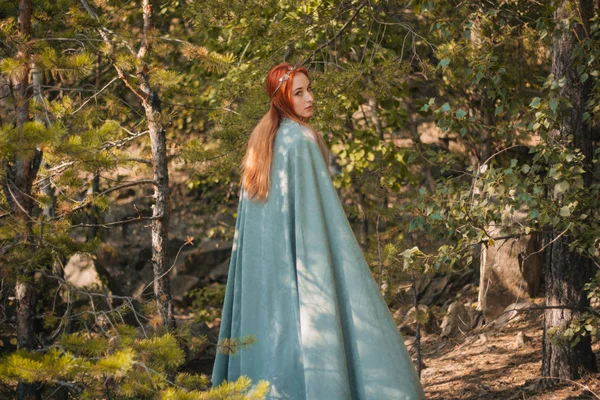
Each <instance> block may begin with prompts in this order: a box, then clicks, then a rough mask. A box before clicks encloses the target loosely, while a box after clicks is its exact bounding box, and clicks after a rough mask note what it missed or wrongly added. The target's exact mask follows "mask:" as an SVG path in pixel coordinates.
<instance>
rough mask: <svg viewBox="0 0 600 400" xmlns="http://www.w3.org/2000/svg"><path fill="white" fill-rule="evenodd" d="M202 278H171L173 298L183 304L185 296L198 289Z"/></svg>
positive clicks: (179, 276)
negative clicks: (197, 286) (195, 288)
mask: <svg viewBox="0 0 600 400" xmlns="http://www.w3.org/2000/svg"><path fill="white" fill-rule="evenodd" d="M199 281H200V278H198V277H197V276H193V275H177V276H174V277H173V278H171V297H172V298H173V300H174V301H178V302H183V300H184V296H185V294H186V293H187V292H189V291H190V290H191V289H193V288H194V287H196V285H197V284H198V282H199Z"/></svg>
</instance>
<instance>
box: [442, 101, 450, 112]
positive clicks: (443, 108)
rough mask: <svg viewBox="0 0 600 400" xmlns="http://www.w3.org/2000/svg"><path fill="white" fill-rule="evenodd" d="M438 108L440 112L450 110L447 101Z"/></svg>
mask: <svg viewBox="0 0 600 400" xmlns="http://www.w3.org/2000/svg"><path fill="white" fill-rule="evenodd" d="M440 110H441V111H442V112H448V111H450V104H448V103H444V104H443V105H442V108H440Z"/></svg>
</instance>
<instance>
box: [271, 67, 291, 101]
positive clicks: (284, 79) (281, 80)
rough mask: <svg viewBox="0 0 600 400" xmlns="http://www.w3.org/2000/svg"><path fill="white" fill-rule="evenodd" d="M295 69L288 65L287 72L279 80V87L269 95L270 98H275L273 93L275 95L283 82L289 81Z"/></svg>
mask: <svg viewBox="0 0 600 400" xmlns="http://www.w3.org/2000/svg"><path fill="white" fill-rule="evenodd" d="M295 69H296V67H295V66H293V65H290V66H289V67H288V70H287V72H286V73H285V74H283V76H282V77H281V78H279V85H278V86H277V88H275V90H274V91H273V94H272V95H271V97H274V96H275V93H277V91H278V90H279V88H280V87H281V86H282V85H283V82H285V81H287V80H288V79H290V75H291V73H292V72H294V70H295Z"/></svg>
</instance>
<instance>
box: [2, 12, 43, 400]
mask: <svg viewBox="0 0 600 400" xmlns="http://www.w3.org/2000/svg"><path fill="white" fill-rule="evenodd" d="M31 14H32V2H31V0H19V17H18V31H19V40H20V41H19V44H18V45H17V55H16V58H17V59H18V60H22V61H23V67H22V71H21V73H20V74H18V76H15V77H14V78H13V79H12V85H13V93H14V96H15V103H16V107H17V109H16V119H15V122H16V126H17V128H23V127H24V125H25V122H27V121H28V119H29V98H30V94H31V88H29V73H30V68H31V65H30V59H29V52H28V50H27V46H26V45H25V43H24V42H25V41H27V40H29V33H30V28H31ZM23 134H24V133H23ZM40 162H41V151H39V150H37V149H36V150H33V151H22V152H20V153H19V154H18V155H17V156H16V157H15V159H14V160H12V162H11V163H9V164H8V165H6V181H5V182H3V186H4V190H5V192H6V195H7V196H6V198H7V199H8V202H9V204H10V207H11V211H12V212H13V214H14V215H15V216H16V218H17V220H18V221H19V223H20V224H22V226H23V227H25V229H24V233H25V234H24V237H21V238H19V240H20V241H21V242H22V245H23V246H26V247H27V246H30V245H31V243H32V242H33V229H32V219H31V210H32V209H33V202H32V199H31V187H32V183H33V181H34V179H35V177H36V175H37V171H38V169H39V166H40ZM33 282H34V276H33V272H31V271H22V273H19V276H18V278H17V283H16V285H15V298H16V301H17V346H18V348H19V349H24V350H34V349H35V347H36V338H35V325H34V319H33V317H34V315H35V310H36V300H37V296H36V292H35V288H34V286H33ZM17 395H18V398H19V399H20V400H30V399H40V392H39V390H38V386H37V385H35V384H29V383H24V382H19V384H18V387H17Z"/></svg>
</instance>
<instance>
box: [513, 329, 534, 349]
mask: <svg viewBox="0 0 600 400" xmlns="http://www.w3.org/2000/svg"><path fill="white" fill-rule="evenodd" d="M529 342H531V338H530V337H529V336H527V335H525V334H524V333H523V332H519V333H517V340H516V343H515V345H516V348H517V349H518V348H519V347H524V346H525V345H526V344H527V343H529Z"/></svg>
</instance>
